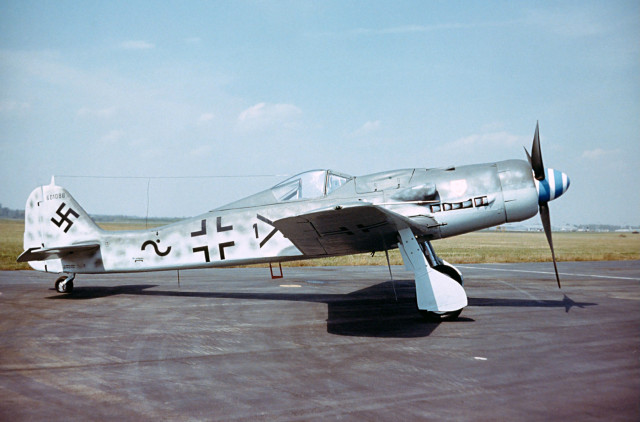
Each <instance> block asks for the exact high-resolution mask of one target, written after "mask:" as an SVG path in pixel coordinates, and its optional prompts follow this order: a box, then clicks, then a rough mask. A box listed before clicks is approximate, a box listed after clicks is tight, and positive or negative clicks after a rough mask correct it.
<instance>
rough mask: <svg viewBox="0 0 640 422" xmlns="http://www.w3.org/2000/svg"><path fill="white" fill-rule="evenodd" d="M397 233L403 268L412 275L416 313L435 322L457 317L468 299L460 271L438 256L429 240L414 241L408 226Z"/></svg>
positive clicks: (414, 238)
mask: <svg viewBox="0 0 640 422" xmlns="http://www.w3.org/2000/svg"><path fill="white" fill-rule="evenodd" d="M398 235H399V240H400V242H399V243H398V249H400V253H401V254H402V259H403V260H404V263H405V268H407V269H408V270H412V271H413V272H414V275H415V280H416V302H417V305H418V311H419V312H420V314H421V315H422V316H423V317H425V318H426V319H428V320H429V321H435V322H439V321H445V320H452V319H456V318H458V316H459V315H460V313H461V312H462V309H463V308H464V307H465V306H467V303H468V302H467V295H466V293H465V291H464V288H463V287H462V283H463V278H462V274H461V273H460V271H458V270H457V269H456V268H455V267H454V266H453V265H451V264H449V263H448V262H446V261H444V260H442V259H440V258H439V257H438V256H437V255H436V253H435V251H434V250H433V247H432V246H431V243H429V242H418V240H417V239H416V237H415V236H414V234H413V233H412V231H411V229H410V228H408V227H407V228H403V229H400V230H398Z"/></svg>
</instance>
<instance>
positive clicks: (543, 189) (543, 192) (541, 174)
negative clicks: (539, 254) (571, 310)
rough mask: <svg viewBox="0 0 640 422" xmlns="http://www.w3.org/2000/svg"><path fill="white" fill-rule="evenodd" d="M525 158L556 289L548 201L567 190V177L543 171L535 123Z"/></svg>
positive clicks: (558, 172)
mask: <svg viewBox="0 0 640 422" xmlns="http://www.w3.org/2000/svg"><path fill="white" fill-rule="evenodd" d="M525 152H526V153H527V158H528V159H529V163H530V164H531V169H532V170H533V175H534V177H535V184H536V188H537V189H538V206H539V208H540V219H541V220H542V227H543V228H544V234H545V235H546V236H547V241H548V242H549V248H551V258H552V259H553V268H554V269H555V272H556V280H557V281H558V288H560V276H559V275H558V265H557V264H556V254H555V251H554V250H553V239H552V236H551V216H550V215H549V201H552V200H554V199H555V198H557V197H559V196H560V195H562V194H563V193H564V192H566V191H567V189H568V188H569V184H570V181H569V177H568V176H567V175H566V174H565V173H562V172H560V171H557V170H554V169H545V168H544V164H543V163H542V151H541V149H540V130H539V126H538V123H536V132H535V134H534V135H533V145H532V146H531V155H529V152H528V151H527V149H526V148H525Z"/></svg>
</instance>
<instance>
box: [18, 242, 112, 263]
mask: <svg viewBox="0 0 640 422" xmlns="http://www.w3.org/2000/svg"><path fill="white" fill-rule="evenodd" d="M98 248H100V243H98V242H83V243H78V244H75V245H69V246H58V247H52V248H29V249H27V250H26V251H24V252H22V253H21V254H20V256H19V257H18V260H17V261H18V262H29V261H46V260H48V259H57V258H64V257H65V256H67V255H71V254H73V253H77V252H89V251H93V250H96V249H98Z"/></svg>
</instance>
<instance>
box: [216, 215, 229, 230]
mask: <svg viewBox="0 0 640 422" xmlns="http://www.w3.org/2000/svg"><path fill="white" fill-rule="evenodd" d="M216 230H217V232H218V233H220V232H227V231H229V230H233V225H231V226H223V225H222V217H218V218H216Z"/></svg>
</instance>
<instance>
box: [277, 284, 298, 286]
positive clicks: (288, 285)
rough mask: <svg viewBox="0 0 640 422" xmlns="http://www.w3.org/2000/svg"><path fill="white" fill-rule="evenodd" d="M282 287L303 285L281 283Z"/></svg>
mask: <svg viewBox="0 0 640 422" xmlns="http://www.w3.org/2000/svg"><path fill="white" fill-rule="evenodd" d="M280 287H302V286H300V285H299V284H281V285H280Z"/></svg>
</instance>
